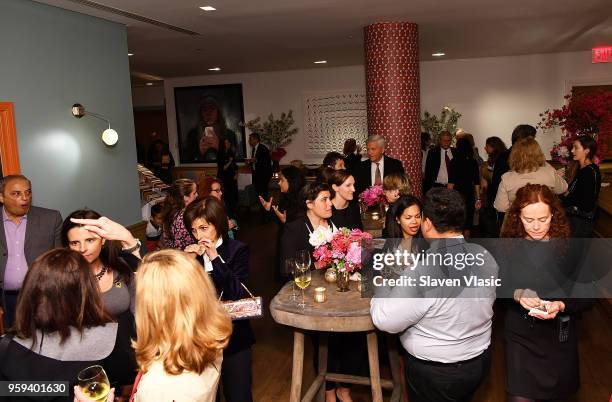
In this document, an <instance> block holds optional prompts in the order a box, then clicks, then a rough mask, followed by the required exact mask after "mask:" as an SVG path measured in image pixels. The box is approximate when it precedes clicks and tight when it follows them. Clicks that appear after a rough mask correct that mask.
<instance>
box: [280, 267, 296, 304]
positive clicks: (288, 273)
mask: <svg viewBox="0 0 612 402" xmlns="http://www.w3.org/2000/svg"><path fill="white" fill-rule="evenodd" d="M295 269H296V263H295V258H287V259H286V260H285V271H284V272H283V275H285V277H288V278H293V277H294V272H295ZM291 282H292V283H291V300H293V301H295V299H296V296H295V282H293V281H291Z"/></svg>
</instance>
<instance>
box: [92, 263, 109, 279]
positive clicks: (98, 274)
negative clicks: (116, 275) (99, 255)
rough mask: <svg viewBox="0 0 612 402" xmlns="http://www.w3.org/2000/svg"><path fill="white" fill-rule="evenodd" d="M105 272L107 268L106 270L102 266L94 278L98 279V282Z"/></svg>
mask: <svg viewBox="0 0 612 402" xmlns="http://www.w3.org/2000/svg"><path fill="white" fill-rule="evenodd" d="M106 271H108V268H106V267H105V266H104V265H102V269H101V270H100V272H98V273H97V274H95V275H96V278H98V280H101V279H102V277H103V276H104V274H106Z"/></svg>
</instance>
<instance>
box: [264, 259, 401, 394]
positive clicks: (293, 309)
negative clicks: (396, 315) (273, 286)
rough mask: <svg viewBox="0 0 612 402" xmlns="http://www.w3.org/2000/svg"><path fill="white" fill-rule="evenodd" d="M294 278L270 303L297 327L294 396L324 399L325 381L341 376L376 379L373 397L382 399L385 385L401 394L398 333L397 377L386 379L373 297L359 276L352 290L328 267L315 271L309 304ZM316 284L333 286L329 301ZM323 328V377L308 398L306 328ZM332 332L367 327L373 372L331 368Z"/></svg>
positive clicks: (393, 360) (276, 314)
mask: <svg viewBox="0 0 612 402" xmlns="http://www.w3.org/2000/svg"><path fill="white" fill-rule="evenodd" d="M292 287H293V282H289V283H287V284H286V285H285V286H284V287H283V288H282V289H281V290H280V292H278V294H277V295H276V296H275V297H274V299H272V302H271V303H270V312H271V314H272V317H273V318H274V320H275V321H276V322H277V323H279V324H283V325H288V326H290V327H293V328H294V332H293V371H292V373H291V398H290V401H291V402H299V401H304V402H306V401H311V400H313V399H314V398H315V396H318V400H319V401H323V400H324V398H325V381H326V380H329V381H337V382H343V383H350V384H361V385H370V386H371V388H372V400H373V401H374V402H382V400H383V397H382V389H381V388H382V387H384V388H388V389H392V390H393V393H392V395H391V401H399V400H400V398H401V385H400V369H399V358H398V355H397V350H396V347H395V338H393V339H390V341H389V342H387V343H388V348H389V362H390V364H391V375H392V378H393V380H392V381H391V380H384V379H383V380H381V378H380V367H379V364H378V340H377V338H376V331H375V327H374V324H373V323H372V317H371V316H370V299H369V298H362V297H361V292H359V291H358V290H357V282H351V283H350V291H348V292H338V291H336V284H335V283H327V282H325V280H324V276H323V272H322V271H315V272H313V273H312V283H311V284H310V286H309V287H308V288H307V289H306V290H305V300H306V306H305V307H304V308H302V307H299V306H298V305H297V304H298V302H299V301H301V291H300V289H299V288H297V287H296V290H295V294H296V299H297V301H296V300H293V298H292V293H293V292H292ZM316 287H325V288H326V289H327V291H326V293H327V301H326V302H324V303H316V302H315V301H314V291H313V289H314V288H316ZM305 330H310V331H320V332H322V333H324V334H322V335H323V336H320V341H319V367H318V373H317V377H316V378H315V380H314V381H313V383H312V385H311V386H310V387H309V388H308V390H307V391H306V393H305V394H304V397H303V398H302V396H301V393H302V375H303V369H304V331H305ZM327 332H366V338H367V343H368V362H369V365H370V376H369V377H361V376H353V375H346V374H338V373H328V372H327V337H326V336H325V333H327Z"/></svg>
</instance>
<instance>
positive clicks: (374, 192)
mask: <svg viewBox="0 0 612 402" xmlns="http://www.w3.org/2000/svg"><path fill="white" fill-rule="evenodd" d="M359 202H360V203H362V204H365V205H366V206H367V207H373V206H374V205H377V204H381V203H382V204H384V203H385V202H386V199H385V192H384V191H383V188H382V186H372V187H369V188H367V189H366V190H364V191H363V192H362V193H361V194H359Z"/></svg>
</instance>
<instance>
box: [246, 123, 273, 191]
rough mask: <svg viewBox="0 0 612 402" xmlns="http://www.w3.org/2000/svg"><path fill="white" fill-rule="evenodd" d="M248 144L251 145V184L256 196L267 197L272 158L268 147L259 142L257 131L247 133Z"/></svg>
mask: <svg viewBox="0 0 612 402" xmlns="http://www.w3.org/2000/svg"><path fill="white" fill-rule="evenodd" d="M249 145H250V146H251V158H250V159H249V163H250V164H251V172H253V186H255V192H257V195H258V196H262V197H263V198H264V199H265V200H267V199H268V184H269V183H270V179H271V178H272V159H270V151H269V150H268V147H266V146H265V145H264V144H262V143H261V137H260V136H259V134H258V133H251V135H249Z"/></svg>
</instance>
